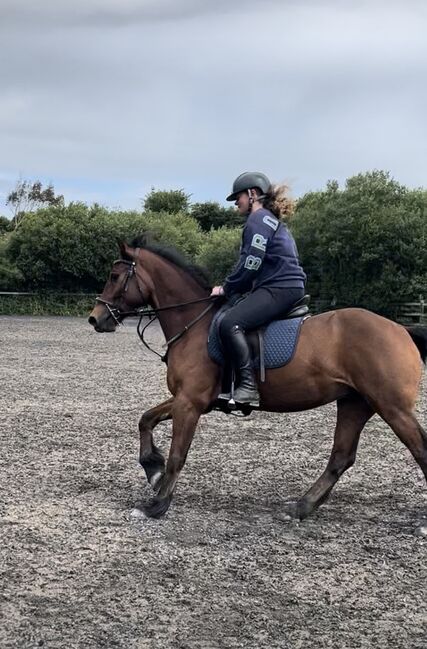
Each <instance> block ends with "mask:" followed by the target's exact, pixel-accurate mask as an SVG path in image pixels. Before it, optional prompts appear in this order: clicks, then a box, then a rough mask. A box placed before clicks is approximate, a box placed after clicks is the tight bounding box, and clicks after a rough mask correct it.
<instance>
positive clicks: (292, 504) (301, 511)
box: [285, 498, 313, 521]
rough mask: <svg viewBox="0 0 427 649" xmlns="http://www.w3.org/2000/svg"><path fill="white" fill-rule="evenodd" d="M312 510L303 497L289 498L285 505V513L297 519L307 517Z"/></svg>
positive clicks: (300, 519)
mask: <svg viewBox="0 0 427 649" xmlns="http://www.w3.org/2000/svg"><path fill="white" fill-rule="evenodd" d="M312 511H313V508H312V507H311V505H309V504H308V503H307V502H306V501H305V500H304V499H303V498H301V499H300V500H290V501H288V502H287V503H286V505H285V512H286V514H288V515H289V516H290V517H291V518H294V519H296V520H299V521H302V520H304V518H307V516H309V515H310V514H311V512H312Z"/></svg>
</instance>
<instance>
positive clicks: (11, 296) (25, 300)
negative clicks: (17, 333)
mask: <svg viewBox="0 0 427 649" xmlns="http://www.w3.org/2000/svg"><path fill="white" fill-rule="evenodd" d="M95 297H96V295H95V293H56V292H50V293H48V292H46V293H30V292H18V291H0V315H1V314H3V315H5V314H8V315H12V314H13V309H14V306H15V308H16V314H17V315H24V314H25V313H26V308H27V309H28V313H33V314H34V315H44V314H46V315H47V314H48V313H50V312H52V313H53V312H54V311H55V309H58V313H62V314H64V312H65V313H69V314H70V315H72V314H73V313H76V314H77V311H78V308H79V307H78V305H82V306H83V307H84V306H86V305H90V304H91V303H93V301H94V300H95ZM34 304H36V305H37V308H36V310H35V312H33V311H31V308H32V306H33V305H34ZM348 306H354V305H349V304H343V303H337V302H336V301H334V300H321V299H316V298H315V299H312V300H311V304H310V307H311V311H312V312H313V313H323V312H324V311H331V310H334V309H341V308H344V307H348ZM44 307H45V308H44ZM73 308H74V311H73ZM67 309H68V311H67ZM389 317H390V318H391V319H392V320H395V321H396V322H400V323H401V324H408V325H410V324H422V325H427V302H426V301H424V298H423V296H420V298H419V300H418V301H412V302H400V303H398V304H394V305H392V306H391V307H389Z"/></svg>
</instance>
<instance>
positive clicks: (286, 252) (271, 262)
mask: <svg viewBox="0 0 427 649" xmlns="http://www.w3.org/2000/svg"><path fill="white" fill-rule="evenodd" d="M305 280H306V275H305V273H304V271H303V269H302V267H301V265H300V263H299V260H298V251H297V247H296V245H295V241H294V238H293V236H292V235H291V234H290V232H289V230H288V229H287V227H286V226H285V225H283V223H280V221H278V219H276V217H275V216H273V214H272V213H271V212H270V211H269V210H266V209H264V208H260V209H259V210H256V212H252V214H250V215H249V216H248V218H247V220H246V223H245V226H244V228H243V233H242V245H241V248H240V258H239V261H238V263H237V266H236V267H235V269H234V270H233V272H232V273H231V274H230V275H229V276H228V277H227V279H226V280H225V282H224V286H223V288H224V292H225V294H226V296H227V297H230V296H231V295H234V294H236V293H248V292H249V291H253V290H255V289H256V288H260V287H265V288H268V287H270V286H271V287H273V286H274V287H279V288H280V287H283V288H286V287H292V288H304V286H305Z"/></svg>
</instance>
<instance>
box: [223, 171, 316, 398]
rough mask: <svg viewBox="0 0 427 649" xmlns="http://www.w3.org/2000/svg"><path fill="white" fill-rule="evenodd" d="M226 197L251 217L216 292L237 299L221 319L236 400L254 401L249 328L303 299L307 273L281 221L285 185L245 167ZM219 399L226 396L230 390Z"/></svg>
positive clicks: (286, 209)
mask: <svg viewBox="0 0 427 649" xmlns="http://www.w3.org/2000/svg"><path fill="white" fill-rule="evenodd" d="M227 201H235V204H236V206H237V209H238V211H239V212H240V214H242V215H244V216H246V217H247V218H246V223H245V226H244V228H243V233H242V243H241V248H240V258H239V261H238V263H237V265H236V267H235V269H234V270H233V272H232V273H231V274H230V275H229V276H228V277H227V278H226V280H225V282H224V284H223V286H215V287H214V288H213V289H212V295H225V297H226V298H227V300H230V301H231V302H232V303H233V306H232V307H231V308H229V309H228V311H226V313H225V316H224V317H223V318H222V321H221V324H220V336H221V340H222V341H223V343H224V345H225V347H226V349H227V351H228V352H229V354H230V358H231V363H232V365H233V369H234V370H235V372H236V373H237V375H238V377H239V378H240V381H239V385H238V387H237V389H236V391H235V393H234V399H235V401H236V402H238V403H251V404H252V405H255V406H256V405H259V393H258V389H257V384H256V381H255V375H254V372H253V370H252V366H251V355H250V351H249V346H248V343H247V341H246V337H245V332H247V331H251V330H252V329H256V328H258V327H261V326H262V325H265V324H267V323H269V322H271V321H272V320H274V319H275V318H278V317H279V316H280V315H283V314H284V313H285V312H286V311H289V310H290V309H291V307H292V306H293V305H294V304H295V302H297V301H298V300H300V299H301V298H303V297H304V287H305V280H306V275H305V273H304V271H303V269H302V267H301V264H300V262H299V260H298V252H297V248H296V245H295V241H294V239H293V237H292V235H291V233H290V232H289V230H288V228H287V227H286V226H285V225H284V223H282V222H281V221H280V219H281V218H283V217H286V216H287V214H288V213H289V212H290V206H291V202H290V201H289V199H288V198H287V197H286V187H285V186H283V185H282V186H280V185H279V186H272V184H271V183H270V181H269V179H268V178H267V176H265V175H264V174H263V173H259V172H245V173H242V174H241V175H240V176H238V177H237V178H236V180H235V181H234V183H233V189H232V192H231V194H230V195H229V196H228V197H227ZM241 296H242V297H241ZM239 298H240V299H239ZM236 300H237V302H236ZM219 398H220V399H226V400H227V401H228V400H229V399H230V394H220V395H219Z"/></svg>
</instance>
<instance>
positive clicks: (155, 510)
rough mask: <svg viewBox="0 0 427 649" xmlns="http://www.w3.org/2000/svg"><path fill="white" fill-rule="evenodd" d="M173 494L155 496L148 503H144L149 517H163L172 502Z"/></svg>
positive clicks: (145, 511)
mask: <svg viewBox="0 0 427 649" xmlns="http://www.w3.org/2000/svg"><path fill="white" fill-rule="evenodd" d="M171 500H172V495H170V496H166V498H158V497H157V496H156V497H154V498H153V499H152V500H151V501H150V502H149V503H148V505H144V513H145V515H146V516H148V517H149V518H161V517H162V516H163V515H164V514H166V512H167V511H168V509H169V505H170V504H171Z"/></svg>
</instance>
